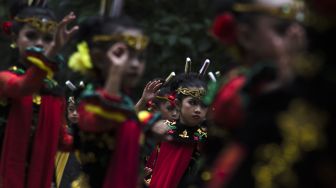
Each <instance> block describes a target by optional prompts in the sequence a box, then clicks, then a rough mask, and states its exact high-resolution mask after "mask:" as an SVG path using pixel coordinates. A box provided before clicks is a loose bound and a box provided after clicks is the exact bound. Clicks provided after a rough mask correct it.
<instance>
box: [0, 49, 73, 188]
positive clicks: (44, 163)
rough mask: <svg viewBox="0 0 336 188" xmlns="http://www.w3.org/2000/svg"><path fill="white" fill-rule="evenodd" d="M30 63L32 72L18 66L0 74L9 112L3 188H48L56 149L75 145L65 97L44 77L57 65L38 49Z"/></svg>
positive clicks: (28, 56)
mask: <svg viewBox="0 0 336 188" xmlns="http://www.w3.org/2000/svg"><path fill="white" fill-rule="evenodd" d="M26 61H27V63H28V64H29V66H28V67H27V66H24V65H22V66H20V65H17V66H15V67H12V68H11V69H10V70H8V71H2V72H1V73H0V98H1V99H2V100H3V101H6V102H7V104H8V108H9V112H8V117H7V123H6V128H5V137H4V140H3V147H2V155H1V163H0V173H1V174H0V176H1V180H0V181H1V186H2V187H11V188H23V187H31V188H33V187H50V186H51V181H52V177H53V169H54V160H55V159H54V157H55V154H56V151H57V148H58V147H62V148H63V149H69V147H70V145H71V142H72V138H71V137H69V136H68V135H67V134H66V128H65V121H64V120H65V119H64V112H65V111H64V109H65V100H64V97H63V96H62V95H59V93H57V92H54V91H55V90H57V89H58V90H59V88H57V83H56V82H55V81H54V80H51V79H47V78H46V77H48V78H50V77H51V76H52V74H53V71H54V70H55V69H56V67H57V66H58V65H57V64H55V63H54V62H51V61H49V60H48V59H47V58H45V57H44V55H43V54H42V51H41V50H40V49H37V48H32V49H29V50H27V54H26ZM21 67H22V68H21ZM25 67H27V68H25ZM46 70H48V71H46Z"/></svg>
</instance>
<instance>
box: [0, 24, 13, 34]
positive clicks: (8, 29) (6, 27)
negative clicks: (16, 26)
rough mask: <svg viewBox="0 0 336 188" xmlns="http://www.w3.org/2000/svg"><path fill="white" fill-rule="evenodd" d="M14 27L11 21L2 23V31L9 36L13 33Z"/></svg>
mask: <svg viewBox="0 0 336 188" xmlns="http://www.w3.org/2000/svg"><path fill="white" fill-rule="evenodd" d="M12 26H13V23H12V22H11V21H5V22H3V23H2V30H3V31H4V33H6V34H7V35H10V34H11V33H12Z"/></svg>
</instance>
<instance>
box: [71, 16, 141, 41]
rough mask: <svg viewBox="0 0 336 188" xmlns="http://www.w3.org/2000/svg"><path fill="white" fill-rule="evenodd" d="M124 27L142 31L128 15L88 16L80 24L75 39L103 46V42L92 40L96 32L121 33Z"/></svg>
mask: <svg viewBox="0 0 336 188" xmlns="http://www.w3.org/2000/svg"><path fill="white" fill-rule="evenodd" d="M126 29H137V30H140V31H142V29H141V27H140V26H139V25H138V24H137V23H136V22H135V21H133V20H132V19H131V18H130V17H128V16H120V17H115V18H108V17H98V16H96V17H90V18H88V19H87V20H85V21H84V22H83V23H81V24H80V29H79V32H78V35H77V36H78V38H77V40H78V42H81V41H86V42H87V43H88V45H89V47H92V46H97V45H98V46H100V47H104V44H99V43H97V44H94V43H93V42H92V37H93V36H94V35H97V34H114V33H122V32H123V31H125V30H126ZM109 45H111V44H109Z"/></svg>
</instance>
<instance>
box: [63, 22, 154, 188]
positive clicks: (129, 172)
mask: <svg viewBox="0 0 336 188" xmlns="http://www.w3.org/2000/svg"><path fill="white" fill-rule="evenodd" d="M81 29H82V30H81V31H80V32H79V39H80V40H79V41H80V43H79V44H78V51H77V52H76V53H75V54H73V56H72V57H71V59H70V61H69V66H70V67H71V68H72V69H74V70H78V71H80V72H82V73H84V74H85V75H91V77H92V78H94V80H95V82H94V84H91V85H88V87H87V89H86V90H85V91H84V92H83V94H82V100H81V102H80V105H79V109H78V112H79V117H80V118H79V128H80V132H79V139H80V140H79V142H80V147H79V150H80V160H81V162H82V168H83V172H84V173H83V174H82V175H81V176H80V178H79V179H78V181H77V180H76V181H75V182H73V184H72V185H73V186H74V187H76V186H77V187H82V186H88V187H106V188H107V187H121V188H124V187H137V185H138V183H140V182H139V181H140V178H139V177H138V174H139V170H140V166H139V164H140V143H141V138H142V130H143V129H144V130H148V129H150V126H149V127H148V126H145V125H149V124H154V122H155V118H156V117H158V116H156V115H153V116H152V115H150V114H149V113H148V112H140V113H139V118H138V117H137V116H136V113H135V110H134V104H133V103H132V101H131V100H130V98H129V97H128V96H127V95H126V91H129V90H128V89H129V88H132V87H134V86H135V84H136V83H137V82H138V81H139V78H140V77H141V76H142V74H143V71H144V66H145V62H144V59H143V57H144V56H143V54H144V52H145V50H146V47H147V44H148V38H147V37H146V36H145V35H144V33H143V32H142V30H141V28H140V27H139V26H137V25H136V24H135V23H134V22H133V21H132V20H131V19H130V18H128V17H122V16H121V17H118V18H109V17H104V18H102V17H95V18H90V19H88V20H86V21H85V23H83V24H82V25H81ZM83 180H84V181H83ZM79 181H81V183H79Z"/></svg>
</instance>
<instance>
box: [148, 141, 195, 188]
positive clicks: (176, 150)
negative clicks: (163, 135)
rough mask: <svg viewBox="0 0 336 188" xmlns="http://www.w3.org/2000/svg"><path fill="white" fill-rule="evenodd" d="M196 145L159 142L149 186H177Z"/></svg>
mask: <svg viewBox="0 0 336 188" xmlns="http://www.w3.org/2000/svg"><path fill="white" fill-rule="evenodd" d="M196 146H197V144H179V143H175V142H163V143H161V146H160V154H159V156H158V159H157V162H156V164H155V168H154V170H153V175H152V179H151V182H150V185H149V187H150V188H175V187H178V185H179V183H180V181H181V179H182V177H183V175H184V173H185V172H186V169H187V168H188V166H189V163H190V161H191V158H192V155H193V152H194V150H195V149H196Z"/></svg>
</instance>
